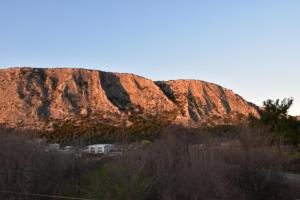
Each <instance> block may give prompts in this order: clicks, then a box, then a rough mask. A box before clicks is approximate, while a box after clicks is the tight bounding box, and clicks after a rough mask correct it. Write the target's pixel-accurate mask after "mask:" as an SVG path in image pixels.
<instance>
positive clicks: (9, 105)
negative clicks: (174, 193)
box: [0, 68, 257, 129]
mask: <svg viewBox="0 0 300 200" xmlns="http://www.w3.org/2000/svg"><path fill="white" fill-rule="evenodd" d="M134 113H139V114H140V115H145V116H159V115H164V116H167V117H168V116H172V117H173V118H172V117H170V119H172V121H173V122H174V123H182V124H185V125H195V126H196V125H200V124H202V123H211V122H218V123H221V122H224V121H225V122H227V123H231V122H233V121H234V120H236V119H237V118H241V117H242V116H246V115H248V114H250V113H252V114H254V115H257V108H256V106H255V105H253V104H251V103H249V102H247V101H245V100H244V99H243V98H241V97H240V96H238V95H236V94H234V93H233V92H232V91H231V90H228V89H225V88H223V87H221V86H218V85H216V84H212V83H208V82H204V81H197V80H175V81H157V82H154V81H152V80H149V79H146V78H143V77H140V76H136V75H133V74H124V73H110V72H102V71H96V70H86V69H73V68H49V69H42V68H10V69H1V70H0V124H3V125H5V126H10V127H25V128H34V129H42V128H45V127H47V128H49V127H50V128H51V122H52V121H57V120H61V121H63V120H67V119H77V118H80V117H85V118H90V119H91V120H100V121H101V120H103V119H105V118H110V119H111V120H112V121H113V120H115V121H118V123H120V122H122V121H128V116H129V115H132V114H134Z"/></svg>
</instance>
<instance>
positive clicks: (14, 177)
mask: <svg viewBox="0 0 300 200" xmlns="http://www.w3.org/2000/svg"><path fill="white" fill-rule="evenodd" d="M45 149H46V146H45V144H44V143H41V142H38V140H35V139H32V138H29V137H26V136H24V135H16V134H14V133H12V132H10V133H8V132H6V131H3V130H0V163H1V164H0V177H1V178H0V191H2V193H1V194H0V198H1V199H33V197H31V196H28V197H26V196H19V195H16V194H14V193H26V194H30V193H34V194H47V195H57V194H70V193H71V194H77V193H78V192H79V189H80V187H79V183H80V176H81V175H82V174H83V173H84V171H85V169H88V168H87V164H83V163H82V162H80V161H79V160H78V159H76V158H75V157H74V156H72V155H65V154H62V153H58V152H46V151H45ZM3 191H4V192H8V193H3Z"/></svg>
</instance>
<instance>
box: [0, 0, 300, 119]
mask: <svg viewBox="0 0 300 200" xmlns="http://www.w3.org/2000/svg"><path fill="white" fill-rule="evenodd" d="M0 30H1V31H0V66H1V68H7V67H12V66H32V67H58V66H59V67H84V68H92V69H99V70H105V71H117V72H131V73H135V74H139V75H142V76H145V77H148V78H151V79H154V80H167V79H179V78H181V79H201V80H207V81H210V82H215V83H218V84H221V85H222V86H225V87H227V88H230V89H233V90H234V91H235V92H237V93H239V94H240V95H242V96H243V97H244V98H246V99H247V100H249V101H252V102H254V103H256V104H258V105H261V102H262V101H263V100H265V99H268V98H283V97H291V96H292V97H294V99H295V104H294V107H293V108H292V112H291V113H292V114H300V92H299V86H300V78H299V77H300V1H298V0H286V1H285V0H280V1H279V0H257V1H255V0H253V1H240V0H236V1H230V0H228V1H227V0H226V1H223V0H207V1H201V0H198V1H189V0H185V1H183V0H182V1H176V0H170V1H168V0H150V1H149V0H147V1H146V0H145V1H143V0H136V1H130V0H119V1H115V0H106V1H105V0H98V1H92V0H35V1H33V0H18V1H17V0H0Z"/></svg>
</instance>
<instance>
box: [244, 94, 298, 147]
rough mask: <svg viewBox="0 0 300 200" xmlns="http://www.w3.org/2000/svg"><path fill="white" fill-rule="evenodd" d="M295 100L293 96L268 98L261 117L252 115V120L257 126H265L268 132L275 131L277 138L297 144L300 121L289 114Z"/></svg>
mask: <svg viewBox="0 0 300 200" xmlns="http://www.w3.org/2000/svg"><path fill="white" fill-rule="evenodd" d="M293 101H294V99H293V98H285V99H283V100H279V99H276V100H271V99H269V100H266V101H264V102H263V108H262V109H261V110H260V118H259V119H257V118H255V119H254V118H253V117H251V118H250V120H251V122H252V124H254V125H255V126H263V127H264V128H265V130H266V131H267V132H271V133H273V134H274V136H275V138H277V139H283V140H284V141H285V142H287V143H289V144H294V145H297V144H298V143H299V142H300V123H299V121H298V120H297V119H296V118H295V117H292V116H290V115H289V114H288V111H289V109H290V108H291V106H292V105H293ZM253 122H254V123H253Z"/></svg>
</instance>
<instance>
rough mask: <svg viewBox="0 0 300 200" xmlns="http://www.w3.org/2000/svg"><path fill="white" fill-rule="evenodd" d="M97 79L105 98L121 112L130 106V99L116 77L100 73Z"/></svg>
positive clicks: (108, 73)
mask: <svg viewBox="0 0 300 200" xmlns="http://www.w3.org/2000/svg"><path fill="white" fill-rule="evenodd" d="M99 77H100V82H101V85H102V88H103V90H104V91H105V94H106V96H107V98H108V99H109V100H110V101H111V102H112V103H113V104H114V105H115V106H117V107H118V108H119V109H121V110H122V109H124V108H126V107H128V106H130V104H131V101H130V97H129V95H128V93H127V92H126V90H125V88H124V87H123V86H122V84H121V82H120V78H119V77H118V76H116V75H115V74H113V73H110V72H100V73H99Z"/></svg>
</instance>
